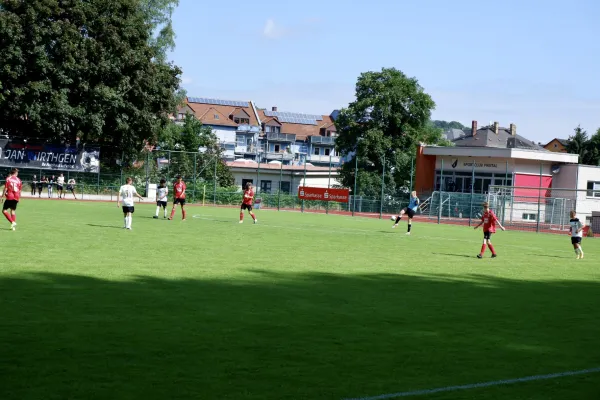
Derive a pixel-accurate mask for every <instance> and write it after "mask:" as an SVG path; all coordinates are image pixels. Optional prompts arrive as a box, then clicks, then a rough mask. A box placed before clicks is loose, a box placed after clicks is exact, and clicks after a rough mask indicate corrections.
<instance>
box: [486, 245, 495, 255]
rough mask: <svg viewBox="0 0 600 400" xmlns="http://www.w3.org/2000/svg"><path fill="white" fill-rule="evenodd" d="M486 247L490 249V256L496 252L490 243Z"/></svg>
mask: <svg viewBox="0 0 600 400" xmlns="http://www.w3.org/2000/svg"><path fill="white" fill-rule="evenodd" d="M488 247H489V248H490V251H491V252H492V254H494V255H495V254H496V250H494V246H492V244H491V243H488Z"/></svg>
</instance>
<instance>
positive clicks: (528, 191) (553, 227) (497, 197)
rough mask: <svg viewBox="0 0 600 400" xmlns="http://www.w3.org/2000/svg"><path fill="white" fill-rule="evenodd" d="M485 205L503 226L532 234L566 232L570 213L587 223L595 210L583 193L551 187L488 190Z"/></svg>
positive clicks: (500, 187) (576, 190)
mask: <svg viewBox="0 0 600 400" xmlns="http://www.w3.org/2000/svg"><path fill="white" fill-rule="evenodd" d="M487 201H488V202H489V203H490V208H492V210H494V211H495V212H496V215H498V218H499V219H500V220H501V221H503V222H504V223H505V224H508V225H513V226H518V227H520V228H522V229H526V230H536V231H563V230H568V228H569V219H570V215H569V214H570V212H571V211H572V210H575V211H576V212H577V214H578V216H579V218H580V219H581V220H583V221H586V223H589V222H590V219H591V215H592V211H598V210H597V208H599V206H598V204H597V200H596V201H594V199H593V197H590V195H589V193H588V191H587V190H578V189H562V188H551V187H550V188H544V187H520V186H490V187H489V190H488V194H487Z"/></svg>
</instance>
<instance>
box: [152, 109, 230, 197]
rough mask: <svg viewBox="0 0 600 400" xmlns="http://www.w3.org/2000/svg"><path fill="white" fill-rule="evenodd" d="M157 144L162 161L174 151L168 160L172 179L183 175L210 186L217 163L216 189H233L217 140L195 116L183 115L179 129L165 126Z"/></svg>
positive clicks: (172, 124) (176, 126)
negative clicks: (162, 157)
mask: <svg viewBox="0 0 600 400" xmlns="http://www.w3.org/2000/svg"><path fill="white" fill-rule="evenodd" d="M157 143H158V147H159V148H160V150H161V151H162V152H163V154H162V155H163V156H165V157H166V154H167V151H168V150H173V152H172V153H171V155H170V157H169V159H170V160H171V165H170V168H169V170H170V172H171V175H172V176H175V175H182V176H184V177H186V179H188V180H191V179H192V180H196V181H206V182H213V181H214V176H215V163H216V167H217V168H216V174H217V175H216V177H217V183H218V185H219V186H223V187H226V186H233V185H234V183H235V179H234V177H233V174H232V173H231V169H230V168H229V167H228V166H227V165H226V164H225V163H224V162H223V161H222V158H221V156H222V150H221V146H219V141H218V139H217V136H216V135H215V134H214V132H213V131H212V129H211V128H210V127H208V126H204V125H202V123H201V122H200V121H199V120H198V119H196V118H195V117H194V116H192V115H190V114H188V115H186V118H185V120H184V122H183V124H182V125H178V124H175V123H171V124H169V125H167V126H166V127H165V129H163V130H162V131H161V133H160V135H159V136H158V141H157ZM194 174H195V175H194Z"/></svg>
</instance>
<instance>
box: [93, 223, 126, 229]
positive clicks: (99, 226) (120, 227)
mask: <svg viewBox="0 0 600 400" xmlns="http://www.w3.org/2000/svg"><path fill="white" fill-rule="evenodd" d="M86 225H87V226H91V227H94V228H111V229H123V227H122V226H116V225H96V224H86Z"/></svg>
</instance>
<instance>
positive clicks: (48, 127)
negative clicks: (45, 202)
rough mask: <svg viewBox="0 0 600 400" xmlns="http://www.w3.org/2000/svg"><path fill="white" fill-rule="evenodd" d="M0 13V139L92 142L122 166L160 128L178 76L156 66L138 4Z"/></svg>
mask: <svg viewBox="0 0 600 400" xmlns="http://www.w3.org/2000/svg"><path fill="white" fill-rule="evenodd" d="M1 5H2V6H1V8H2V12H0V37H1V38H2V40H0V60H2V68H1V69H0V84H1V85H2V97H0V128H1V129H2V130H3V133H5V134H9V135H12V136H22V137H29V138H38V139H41V140H45V141H48V142H67V143H74V142H75V139H76V138H80V139H81V141H82V142H83V143H86V142H87V143H89V142H96V143H99V144H101V145H104V146H106V147H107V148H110V149H115V153H116V154H118V155H119V157H120V155H121V152H123V154H124V157H125V160H124V161H125V165H127V164H128V162H129V161H131V160H133V159H135V157H136V156H137V155H138V154H139V151H140V150H141V149H142V147H143V144H144V143H145V142H146V141H147V140H151V141H152V140H153V139H155V137H156V135H157V134H158V132H159V131H160V129H161V128H162V127H164V126H165V125H166V124H167V122H168V117H167V115H168V113H169V111H171V110H173V109H175V105H176V100H175V91H176V90H177V88H178V86H179V75H180V73H181V71H180V69H179V68H177V67H176V66H174V65H172V64H168V63H165V62H157V61H156V59H157V58H160V57H159V56H160V52H159V50H158V49H159V47H160V46H158V45H152V40H151V28H152V27H151V26H150V25H149V24H147V23H146V20H147V18H148V15H147V14H144V11H143V9H142V7H140V2H139V0H94V1H91V2H90V1H76V0H71V1H59V0H28V1H20V0H2V3H1ZM116 154H107V153H106V152H104V156H103V158H106V157H108V158H117V156H116Z"/></svg>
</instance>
